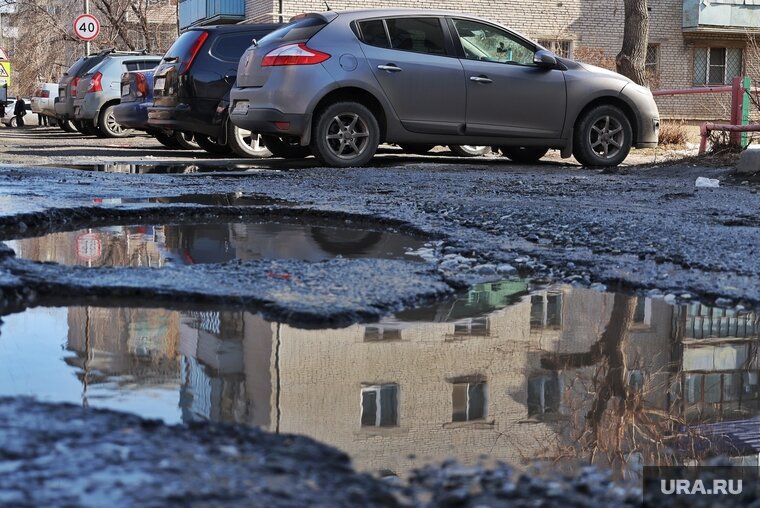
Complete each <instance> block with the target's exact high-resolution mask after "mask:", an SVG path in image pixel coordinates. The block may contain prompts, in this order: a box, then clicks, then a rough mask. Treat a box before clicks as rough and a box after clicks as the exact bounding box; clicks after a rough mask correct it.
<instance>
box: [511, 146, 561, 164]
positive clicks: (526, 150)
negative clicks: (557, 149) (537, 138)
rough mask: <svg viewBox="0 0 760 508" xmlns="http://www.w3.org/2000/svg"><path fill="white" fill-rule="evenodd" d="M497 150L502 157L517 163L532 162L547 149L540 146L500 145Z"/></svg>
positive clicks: (539, 157) (536, 160)
mask: <svg viewBox="0 0 760 508" xmlns="http://www.w3.org/2000/svg"><path fill="white" fill-rule="evenodd" d="M499 150H500V151H501V154H502V155H503V156H504V157H508V158H509V160H511V161H513V162H517V163H518V164H534V163H536V162H538V161H539V160H541V157H543V156H544V155H546V152H548V151H549V149H548V148H543V147H540V146H500V147H499Z"/></svg>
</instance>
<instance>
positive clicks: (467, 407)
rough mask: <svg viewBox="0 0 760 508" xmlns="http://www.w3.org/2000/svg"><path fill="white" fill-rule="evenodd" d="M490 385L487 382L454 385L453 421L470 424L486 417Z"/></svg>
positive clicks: (452, 390) (452, 394) (452, 401)
mask: <svg viewBox="0 0 760 508" xmlns="http://www.w3.org/2000/svg"><path fill="white" fill-rule="evenodd" d="M487 399H488V385H487V384H486V382H485V381H474V382H469V383H462V382H460V383H453V384H452V389H451V404H452V412H451V421H452V422H470V421H473V420H482V419H484V418H485V417H486V408H487Z"/></svg>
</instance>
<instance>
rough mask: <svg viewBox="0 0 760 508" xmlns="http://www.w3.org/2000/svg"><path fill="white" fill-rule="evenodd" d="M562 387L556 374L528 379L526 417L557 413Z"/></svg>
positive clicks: (550, 373)
mask: <svg viewBox="0 0 760 508" xmlns="http://www.w3.org/2000/svg"><path fill="white" fill-rule="evenodd" d="M561 396H562V387H561V383H560V379H559V375H558V374H557V373H556V372H549V373H546V374H537V375H534V376H531V377H530V378H529V379H528V416H529V417H530V416H540V415H544V414H556V413H559V403H560V398H561Z"/></svg>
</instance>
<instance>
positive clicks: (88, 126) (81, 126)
mask: <svg viewBox="0 0 760 508" xmlns="http://www.w3.org/2000/svg"><path fill="white" fill-rule="evenodd" d="M74 128H75V129H76V130H78V131H79V132H80V134H84V135H85V136H94V135H95V134H96V133H97V131H98V130H97V129H96V128H95V126H94V125H92V122H88V121H86V120H77V121H76V122H74Z"/></svg>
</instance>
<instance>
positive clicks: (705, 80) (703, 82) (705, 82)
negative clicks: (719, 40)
mask: <svg viewBox="0 0 760 508" xmlns="http://www.w3.org/2000/svg"><path fill="white" fill-rule="evenodd" d="M713 49H721V50H723V80H722V81H721V82H720V83H711V82H710V52H711V50H713ZM730 49H736V50H739V52H740V56H741V68H740V69H739V74H738V75H739V76H742V75H744V72H745V70H744V69H745V66H746V55H745V53H746V51H745V50H746V48H745V47H744V46H731V45H726V44H724V45H707V46H701V45H700V46H695V47H694V48H693V50H692V59H691V66H692V81H694V83H693V85H694V86H727V85H730V84H731V81H730V79H731V80H732V79H733V78H735V77H736V76H732V77H731V78H728V51H729V50H730ZM697 51H704V52H705V56H704V58H705V75H704V76H701V77H700V81H699V82H697V81H696V80H695V78H696V70H697V69H696V66H697Z"/></svg>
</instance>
